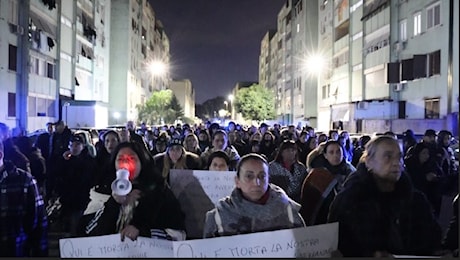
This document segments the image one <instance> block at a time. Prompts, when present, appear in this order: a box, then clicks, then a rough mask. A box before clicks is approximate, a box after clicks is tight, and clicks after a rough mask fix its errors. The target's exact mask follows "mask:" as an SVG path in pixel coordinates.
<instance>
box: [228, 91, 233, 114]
mask: <svg viewBox="0 0 460 260" xmlns="http://www.w3.org/2000/svg"><path fill="white" fill-rule="evenodd" d="M228 101H230V119H233V118H234V117H233V103H232V102H233V95H232V94H230V95H228Z"/></svg>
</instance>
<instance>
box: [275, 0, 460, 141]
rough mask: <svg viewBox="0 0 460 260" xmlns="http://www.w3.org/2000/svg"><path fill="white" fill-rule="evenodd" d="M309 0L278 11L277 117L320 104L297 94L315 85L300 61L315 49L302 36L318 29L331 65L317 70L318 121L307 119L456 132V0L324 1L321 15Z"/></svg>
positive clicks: (362, 128)
mask: <svg viewBox="0 0 460 260" xmlns="http://www.w3.org/2000/svg"><path fill="white" fill-rule="evenodd" d="M311 2H312V1H300V0H299V1H295V0H292V1H287V2H286V5H285V6H283V7H282V9H281V10H280V12H279V14H278V28H277V33H278V37H279V39H278V48H277V54H273V55H274V56H277V57H278V62H277V67H276V72H277V78H278V79H277V84H278V85H277V88H278V92H277V95H278V98H277V101H276V106H277V107H278V108H279V109H278V121H280V122H282V123H284V124H287V123H296V120H298V119H301V118H302V114H301V113H304V115H303V117H304V119H307V118H314V114H315V108H312V107H306V106H309V105H310V104H311V103H312V100H308V99H304V101H303V102H300V101H299V99H297V100H296V97H298V96H297V95H298V94H296V93H299V91H300V93H302V90H304V93H305V94H304V95H305V96H311V94H309V93H311V90H309V88H308V86H309V85H311V84H315V83H314V81H312V82H313V83H311V82H308V80H307V81H305V79H306V78H308V72H307V71H308V68H306V71H305V72H300V71H302V70H300V69H299V67H300V64H298V63H296V61H297V60H301V59H302V58H304V57H308V56H309V54H311V53H309V52H311V51H315V48H314V46H315V44H312V45H311V48H309V47H307V48H305V50H303V49H302V46H301V45H299V43H300V42H302V41H305V42H308V38H309V37H310V38H311V39H312V40H314V37H315V35H316V36H317V43H318V44H317V46H318V48H317V54H319V55H321V56H322V57H323V60H324V62H325V64H326V66H325V68H324V69H322V70H321V71H319V72H317V73H316V81H317V92H316V93H317V100H316V102H317V105H316V118H317V122H316V123H315V122H314V121H312V120H309V121H307V120H305V122H307V123H308V124H309V125H312V126H314V127H316V128H317V129H318V130H320V131H326V130H328V129H330V128H332V127H334V128H344V129H347V130H349V131H351V132H367V133H372V132H382V131H394V132H398V133H400V132H403V131H404V130H406V129H408V128H411V129H414V131H416V132H419V133H422V132H423V131H424V130H425V129H427V128H433V129H436V130H440V129H449V130H452V131H453V132H454V134H457V135H458V48H453V46H457V45H458V32H459V30H458V9H459V8H458V7H459V6H458V2H457V1H451V0H438V1H428V0H417V1H414V0H335V1H328V0H319V1H317V16H316V17H315V15H314V14H313V11H314V10H313V9H309V8H311ZM307 3H308V4H307ZM300 5H302V8H301V9H300V8H299V6H300ZM307 10H311V11H312V13H308V12H307ZM302 13H305V14H302ZM303 17H305V20H303V19H304V18H303ZM309 19H312V20H313V21H316V22H317V30H316V34H315V32H314V31H310V32H309V31H308V30H306V31H305V32H307V33H305V34H304V35H302V30H301V26H302V24H304V23H305V24H310V23H311V21H309ZM289 24H291V25H289ZM297 24H299V26H300V28H299V29H300V30H297V26H298V25H297ZM312 35H313V37H312ZM296 39H298V40H296ZM440 39H441V40H440ZM291 55H292V57H293V58H292V59H289V57H290V56H291ZM304 76H305V77H306V78H305V79H303V77H304ZM299 78H302V79H301V80H300V83H299V82H298V80H299ZM304 83H305V84H304ZM299 87H300V88H301V90H296V88H297V89H298V88H299ZM296 91H297V92H296ZM300 95H302V94H300ZM302 105H303V106H304V110H302V109H301V106H302ZM299 106H300V107H299ZM286 114H290V116H289V117H286V116H285V115H286ZM291 115H292V116H291ZM305 115H310V116H308V117H307V116H305Z"/></svg>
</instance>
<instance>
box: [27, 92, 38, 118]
mask: <svg viewBox="0 0 460 260" xmlns="http://www.w3.org/2000/svg"><path fill="white" fill-rule="evenodd" d="M27 103H28V105H29V106H28V108H27V109H29V116H35V115H36V114H37V98H36V97H31V96H28V97H27Z"/></svg>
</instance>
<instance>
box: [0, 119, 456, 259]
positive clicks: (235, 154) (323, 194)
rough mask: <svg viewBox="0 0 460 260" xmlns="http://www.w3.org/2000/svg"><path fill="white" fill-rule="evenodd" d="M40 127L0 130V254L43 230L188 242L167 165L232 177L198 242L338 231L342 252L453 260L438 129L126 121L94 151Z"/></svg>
mask: <svg viewBox="0 0 460 260" xmlns="http://www.w3.org/2000/svg"><path fill="white" fill-rule="evenodd" d="M46 129H47V132H45V133H43V134H40V135H39V136H38V137H37V138H36V140H35V141H34V142H31V141H30V140H29V139H28V137H26V136H11V131H10V129H9V128H8V127H7V126H6V125H5V124H4V123H0V188H1V190H2V192H1V193H0V203H1V205H0V213H1V214H0V239H1V241H0V256H46V255H47V250H48V241H47V232H48V226H49V225H50V222H53V223H52V224H53V225H59V227H60V228H61V230H62V232H63V237H83V236H98V235H107V234H115V233H119V234H120V236H121V239H122V240H124V239H126V238H127V239H131V240H136V239H137V237H139V236H143V237H156V238H162V239H169V240H185V239H187V238H188V237H187V232H186V228H185V217H186V215H187V214H188V212H184V211H183V210H182V209H181V206H180V203H179V201H178V199H177V198H176V197H175V196H174V194H173V192H172V190H171V188H170V176H169V173H170V170H172V169H190V170H210V171H235V172H236V173H235V180H234V182H235V186H234V189H233V191H232V192H231V194H229V195H228V196H227V197H225V198H222V199H221V200H219V202H218V203H216V205H215V208H214V209H212V210H210V211H209V212H207V214H206V216H203V221H204V230H203V238H209V237H217V236H230V235H237V234H246V233H252V232H262V231H273V230H279V229H289V228H295V227H304V226H311V225H318V224H325V223H331V222H339V245H338V252H339V254H340V255H343V256H387V255H392V254H398V255H427V256H430V255H431V256H433V255H445V254H452V255H458V218H457V215H458V203H457V199H458V195H457V196H456V198H455V202H454V203H453V205H452V207H454V215H453V216H452V221H451V223H450V225H449V228H448V229H447V230H446V231H445V232H443V231H442V230H441V227H440V225H439V218H440V213H441V203H442V198H443V196H446V195H448V196H454V195H456V194H458V168H457V164H456V163H455V161H454V156H453V152H452V149H450V147H449V145H450V142H451V139H452V133H451V132H449V131H447V130H441V131H439V132H436V131H434V130H432V129H428V130H426V132H425V134H424V136H423V139H422V140H421V141H417V140H416V139H415V137H414V133H413V131H412V130H410V129H409V130H407V131H405V132H404V138H403V140H402V143H400V142H399V141H398V139H397V136H396V135H395V134H394V133H392V132H387V133H384V134H382V135H380V136H376V137H371V136H369V135H363V136H362V137H360V138H359V139H358V140H353V139H351V137H350V134H349V133H348V132H347V131H344V130H341V131H340V130H335V129H334V130H330V131H329V132H328V133H315V130H314V128H312V127H309V126H305V127H303V128H301V127H296V126H294V125H289V126H285V127H282V126H280V125H279V124H274V125H273V126H269V125H267V124H265V123H262V124H260V126H250V127H247V126H242V125H239V124H237V123H234V122H230V123H229V124H228V126H226V127H221V126H220V125H219V124H217V123H211V122H207V123H205V124H203V125H193V126H190V125H188V124H183V125H179V124H178V125H165V126H162V127H152V128H148V127H147V126H146V125H145V124H141V126H140V127H136V126H135V124H134V122H132V121H129V122H127V124H126V128H124V129H120V130H116V129H112V130H110V129H107V130H105V131H101V132H100V136H99V140H98V142H97V143H95V144H92V143H91V142H90V141H88V140H87V139H86V138H85V136H84V135H82V134H81V133H73V132H72V131H71V130H70V129H69V128H68V127H67V126H66V124H65V122H63V121H62V120H60V121H58V122H56V123H48V124H47V125H46ZM120 169H124V170H126V171H128V172H129V176H128V177H129V180H130V182H131V183H132V190H131V191H129V192H128V193H127V194H123V195H120V194H117V193H115V192H114V191H113V190H112V183H113V182H114V180H115V179H116V172H117V171H118V170H120ZM56 201H57V202H58V203H59V206H60V207H59V215H58V217H57V218H53V217H54V215H53V214H54V212H51V210H49V209H50V208H52V207H50V205H52V204H55V203H56ZM47 209H48V210H47Z"/></svg>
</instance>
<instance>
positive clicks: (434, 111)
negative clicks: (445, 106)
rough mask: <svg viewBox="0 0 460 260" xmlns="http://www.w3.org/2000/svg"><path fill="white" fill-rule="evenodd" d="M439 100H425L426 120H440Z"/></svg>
mask: <svg viewBox="0 0 460 260" xmlns="http://www.w3.org/2000/svg"><path fill="white" fill-rule="evenodd" d="M439 110H440V104H439V98H432V99H425V118H426V119H439Z"/></svg>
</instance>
